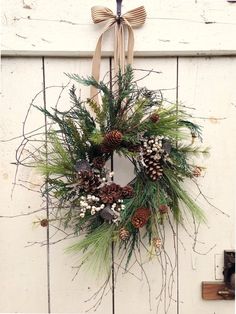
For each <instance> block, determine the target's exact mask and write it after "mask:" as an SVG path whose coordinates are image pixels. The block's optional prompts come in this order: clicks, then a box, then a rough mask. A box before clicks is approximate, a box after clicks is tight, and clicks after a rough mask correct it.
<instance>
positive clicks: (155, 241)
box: [152, 238, 162, 249]
mask: <svg viewBox="0 0 236 314" xmlns="http://www.w3.org/2000/svg"><path fill="white" fill-rule="evenodd" d="M152 242H153V244H154V246H155V248H156V249H160V248H161V246H162V241H161V239H159V238H154V239H152Z"/></svg>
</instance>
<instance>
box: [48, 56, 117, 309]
mask: <svg viewBox="0 0 236 314" xmlns="http://www.w3.org/2000/svg"><path fill="white" fill-rule="evenodd" d="M108 71H109V62H108V60H107V59H105V60H103V62H102V68H101V73H102V75H101V79H102V77H103V75H105V73H106V72H107V73H108ZM90 72H91V59H86V58H84V59H83V58H80V59H66V58H61V59H58V58H55V59H54V58H46V59H45V83H46V86H52V85H56V86H60V85H64V86H65V85H66V84H67V83H69V85H68V86H67V88H66V89H65V91H64V92H63V93H62V95H60V101H59V103H58V109H59V110H65V109H67V108H69V106H70V105H71V104H70V99H69V94H68V90H69V88H71V86H72V84H75V86H76V88H77V93H78V95H81V99H83V100H86V99H87V97H89V91H90V89H89V88H88V87H84V86H82V85H78V84H77V83H76V82H75V81H70V80H69V79H68V77H67V76H66V75H65V74H64V73H77V74H79V75H80V76H84V77H86V76H88V75H90ZM107 80H108V76H107ZM59 94H60V88H59V89H57V88H55V89H50V90H47V92H46V99H47V101H46V103H47V108H48V109H49V110H50V108H51V107H54V106H55V104H56V102H57V100H58V96H59ZM55 232H56V230H55V229H53V227H52V226H50V235H51V236H52V235H53V234H54V233H55ZM64 236H65V235H64V234H61V233H57V234H56V235H54V236H53V237H52V238H51V242H56V241H58V240H60V239H61V238H63V237H64ZM75 242H76V239H70V240H64V241H62V242H59V243H57V244H52V245H51V246H50V273H51V309H52V312H53V313H81V314H82V313H85V312H86V311H87V310H88V309H90V308H91V307H92V306H93V305H94V304H95V303H96V300H94V299H93V300H91V301H90V302H85V301H86V300H87V299H89V298H90V297H91V296H92V295H93V294H94V293H95V292H96V291H97V290H98V289H99V288H100V286H101V285H102V280H101V279H100V280H99V279H98V280H97V278H95V277H94V273H93V270H92V269H89V268H88V267H85V270H84V269H81V271H80V272H79V273H78V275H77V276H76V277H75V278H74V275H75V274H76V271H77V268H75V267H76V266H78V264H79V261H78V257H75V258H74V257H72V256H70V255H68V254H65V252H64V251H65V249H66V248H67V247H68V246H70V245H72V244H73V243H75ZM73 278H74V280H73ZM108 288H109V287H108ZM111 300H112V299H111V293H110V292H109V293H108V294H106V295H105V296H104V298H103V301H102V304H101V305H100V306H99V307H98V309H97V311H96V313H98V314H101V313H112V303H111Z"/></svg>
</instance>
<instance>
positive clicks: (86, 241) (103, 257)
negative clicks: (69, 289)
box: [67, 223, 115, 275]
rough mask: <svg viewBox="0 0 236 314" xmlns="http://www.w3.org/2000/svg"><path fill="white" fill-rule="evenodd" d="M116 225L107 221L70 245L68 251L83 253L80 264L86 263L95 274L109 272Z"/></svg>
mask: <svg viewBox="0 0 236 314" xmlns="http://www.w3.org/2000/svg"><path fill="white" fill-rule="evenodd" d="M114 229H115V227H114V225H111V226H110V225H108V224H106V223H104V224H102V225H101V226H99V227H98V228H97V229H95V230H93V231H92V232H90V233H88V234H87V235H86V236H85V237H84V238H83V239H82V240H80V241H79V242H77V243H75V244H74V245H72V246H70V247H69V248H68V249H67V252H68V253H73V254H78V253H82V256H81V259H80V264H85V265H86V266H87V267H89V269H90V270H92V271H94V273H95V274H99V275H102V274H104V273H105V274H109V273H110V270H111V244H112V241H114V240H115V238H114Z"/></svg>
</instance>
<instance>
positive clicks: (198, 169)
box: [193, 166, 202, 177]
mask: <svg viewBox="0 0 236 314" xmlns="http://www.w3.org/2000/svg"><path fill="white" fill-rule="evenodd" d="M201 174H202V168H201V167H198V166H196V167H194V169H193V176H194V177H200V176H201Z"/></svg>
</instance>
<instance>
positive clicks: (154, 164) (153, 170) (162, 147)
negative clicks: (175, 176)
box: [141, 138, 171, 181]
mask: <svg viewBox="0 0 236 314" xmlns="http://www.w3.org/2000/svg"><path fill="white" fill-rule="evenodd" d="M167 149H168V151H167ZM170 149H171V147H170V143H167V142H164V141H163V139H160V138H147V139H145V140H144V141H143V142H142V155H141V156H142V159H143V163H144V164H145V172H146V174H147V175H148V176H149V177H150V179H151V180H153V181H156V180H158V179H160V178H161V177H162V175H163V165H164V163H165V162H166V160H167V158H168V156H169V152H170Z"/></svg>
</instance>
